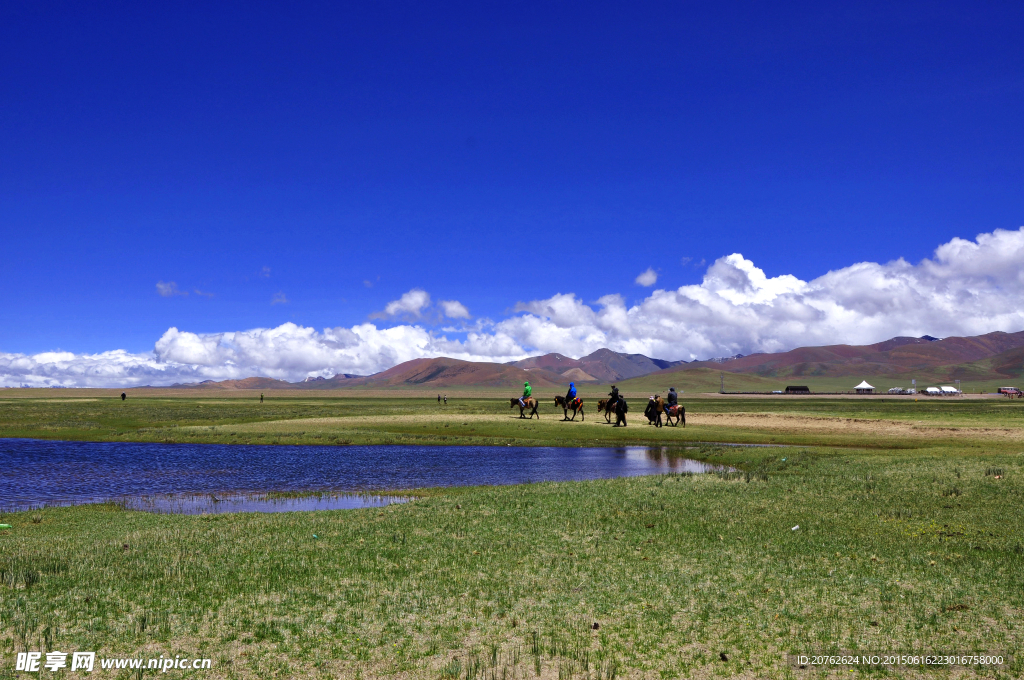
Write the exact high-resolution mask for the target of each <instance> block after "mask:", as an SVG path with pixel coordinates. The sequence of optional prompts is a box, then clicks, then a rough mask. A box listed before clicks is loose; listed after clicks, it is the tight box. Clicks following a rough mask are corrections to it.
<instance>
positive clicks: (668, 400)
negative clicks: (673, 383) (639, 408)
mask: <svg viewBox="0 0 1024 680" xmlns="http://www.w3.org/2000/svg"><path fill="white" fill-rule="evenodd" d="M675 406H679V395H678V394H676V388H674V387H670V388H668V394H667V395H665V414H666V415H668V414H669V413H670V411H669V409H671V408H673V407H675Z"/></svg>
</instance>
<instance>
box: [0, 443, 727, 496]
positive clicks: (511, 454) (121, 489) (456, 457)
mask: <svg viewBox="0 0 1024 680" xmlns="http://www.w3.org/2000/svg"><path fill="white" fill-rule="evenodd" d="M674 451H679V450H678V449H675V450H672V449H669V448H665V447H654V448H648V447H622V448H563V447H512V446H256V445H223V444H156V443H153V444H140V443H134V442H67V441H43V440H33V439H0V509H26V508H29V507H38V506H40V505H66V504H74V503H94V502H99V501H106V500H109V499H122V498H140V497H155V496H175V497H181V496H187V495H208V494H211V493H212V494H222V493H233V494H265V493H266V492H268V491H274V492H292V491H294V492H307V491H320V492H325V493H334V494H337V493H340V492H364V493H370V494H373V493H379V492H381V491H387V490H393V489H415V488H424V487H437V486H474V485H495V484H522V483H526V482H540V481H571V480H587V479H608V478H613V477H632V476H637V475H651V474H664V473H669V472H694V473H699V472H707V471H709V470H715V469H718V468H715V467H712V466H709V465H707V464H705V463H701V462H698V461H694V460H688V459H687V458H685V457H684V456H682V455H675V453H674Z"/></svg>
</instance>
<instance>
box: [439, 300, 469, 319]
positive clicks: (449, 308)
mask: <svg viewBox="0 0 1024 680" xmlns="http://www.w3.org/2000/svg"><path fill="white" fill-rule="evenodd" d="M437 304H439V305H441V309H442V310H444V315H445V316H446V317H448V318H449V319H468V318H469V310H468V309H466V305H464V304H462V303H461V302H459V301H458V300H439V301H438V303H437Z"/></svg>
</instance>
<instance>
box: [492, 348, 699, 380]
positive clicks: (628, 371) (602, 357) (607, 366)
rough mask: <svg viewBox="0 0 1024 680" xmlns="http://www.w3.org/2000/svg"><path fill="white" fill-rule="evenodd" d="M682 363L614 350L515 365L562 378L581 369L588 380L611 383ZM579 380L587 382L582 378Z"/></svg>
mask: <svg viewBox="0 0 1024 680" xmlns="http://www.w3.org/2000/svg"><path fill="white" fill-rule="evenodd" d="M680 363H682V362H678V361H664V360H662V359H651V358H650V357H646V356H644V355H643V354H622V353H621V352H613V351H612V350H610V349H599V350H597V351H596V352H594V353H592V354H588V355H587V356H585V357H581V358H579V359H572V358H569V357H567V356H565V355H562V354H557V353H552V354H544V355H542V356H539V357H530V358H529V359H523V360H521V361H515V362H513V363H512V365H513V366H518V367H520V368H531V369H532V368H544V369H548V370H551V371H554V372H555V373H559V374H561V375H566V371H568V370H570V369H579V370H581V371H582V372H583V373H584V374H586V375H588V376H590V377H589V378H588V379H587V380H591V381H597V382H604V383H611V382H615V381H617V380H625V379H627V378H636V377H638V376H641V375H647V374H648V373H654V372H655V371H660V370H662V369H663V368H668V367H670V366H675V365H677V364H680ZM575 379H576V380H580V381H583V380H584V378H582V377H579V378H575Z"/></svg>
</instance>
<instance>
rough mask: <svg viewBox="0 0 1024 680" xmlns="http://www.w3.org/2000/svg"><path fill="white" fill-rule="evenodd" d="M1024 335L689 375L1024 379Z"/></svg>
mask: <svg viewBox="0 0 1024 680" xmlns="http://www.w3.org/2000/svg"><path fill="white" fill-rule="evenodd" d="M1022 359H1024V331H1022V332H1019V333H1003V332H1001V331H1000V332H995V333H987V334H985V335H978V336H975V337H968V338H956V337H954V338H945V339H942V340H940V339H938V338H934V337H932V336H930V335H925V336H922V337H920V338H907V337H897V338H892V339H891V340H886V341H884V342H878V343H875V344H873V345H828V346H825V347H799V348H797V349H794V350H790V351H788V352H779V353H777V354H750V355H748V356H738V357H734V358H729V359H721V360H714V361H695V362H692V363H690V364H687V365H686V368H688V369H691V370H692V369H695V368H700V367H714V368H718V369H720V370H725V371H728V372H730V373H749V374H755V375H759V376H763V377H779V378H783V377H792V378H798V377H839V376H867V375H872V376H888V375H892V376H897V375H904V374H911V373H936V372H937V373H941V374H943V375H945V376H947V379H951V378H954V379H955V378H960V379H964V380H967V379H987V378H995V377H998V376H1000V375H1002V376H1006V377H1019V376H1020V375H1021V373H1022V372H1024V364H1022Z"/></svg>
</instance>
